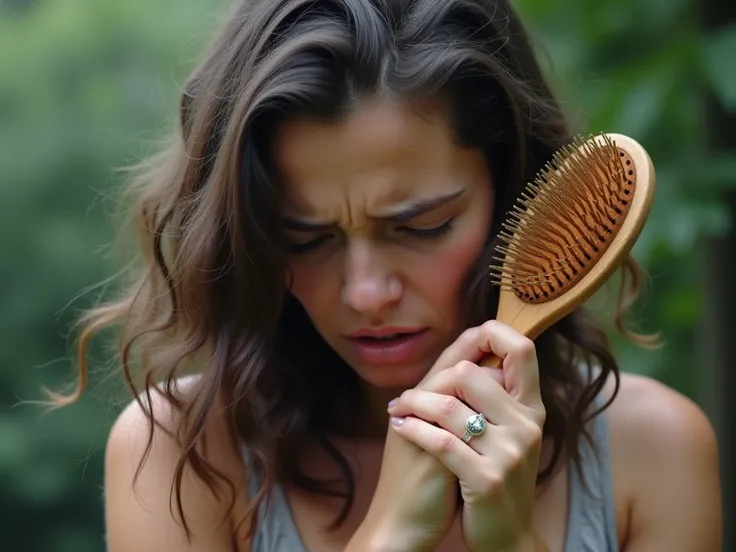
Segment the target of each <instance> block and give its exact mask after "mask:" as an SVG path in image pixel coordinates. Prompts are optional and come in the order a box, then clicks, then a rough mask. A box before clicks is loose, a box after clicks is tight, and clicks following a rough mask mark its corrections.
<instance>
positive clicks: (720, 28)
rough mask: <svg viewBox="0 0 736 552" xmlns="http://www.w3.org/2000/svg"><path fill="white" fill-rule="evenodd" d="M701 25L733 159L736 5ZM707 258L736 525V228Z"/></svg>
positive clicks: (706, 343) (705, 3)
mask: <svg viewBox="0 0 736 552" xmlns="http://www.w3.org/2000/svg"><path fill="white" fill-rule="evenodd" d="M700 8H701V9H700V14H701V21H702V25H703V30H704V33H705V36H706V37H707V38H706V40H705V44H706V46H705V48H706V51H707V52H708V57H707V59H708V63H707V64H706V67H707V69H708V70H709V72H710V75H711V77H712V80H713V84H714V86H713V87H712V88H711V89H710V90H708V91H707V93H706V94H705V98H704V103H705V148H706V150H707V151H708V152H709V153H710V155H712V156H729V155H731V156H733V155H734V153H735V152H736V61H734V56H736V3H734V2H730V3H726V2H722V1H718V0H702V2H701V4H700ZM730 184H731V186H730V187H728V188H726V189H723V190H722V191H721V193H720V194H719V195H720V198H721V201H722V202H723V204H724V206H725V207H726V208H727V209H728V210H729V213H730V217H731V220H735V219H736V180H732V181H731V182H730ZM703 242H704V248H703V254H702V255H701V257H700V258H701V259H702V261H701V262H702V263H703V265H704V269H703V271H702V274H703V279H704V282H705V294H704V295H705V308H704V314H705V315H704V316H703V318H702V322H701V324H700V329H701V330H702V333H701V338H702V339H701V342H700V347H699V348H698V349H697V350H696V352H698V353H700V354H699V357H700V359H702V360H701V361H702V366H703V371H704V375H705V378H704V380H705V381H704V385H703V386H702V388H701V390H700V398H701V399H702V402H703V404H704V406H705V409H706V411H707V412H708V414H709V415H710V417H711V419H712V420H713V421H714V424H715V427H716V433H717V435H718V441H719V444H720V455H721V477H722V481H723V503H724V504H723V506H724V514H723V517H724V519H725V520H729V519H731V520H733V519H736V478H734V474H733V470H732V469H730V468H732V466H734V462H735V461H736V440H735V439H734V431H733V420H734V419H735V418H736V407H735V406H734V402H733V401H732V400H730V396H729V394H728V393H729V391H730V390H732V389H734V384H736V378H734V375H733V374H734V372H733V367H734V366H736V340H735V339H734V337H736V288H735V287H734V282H736V226H735V225H731V227H730V229H729V231H728V232H727V233H724V234H723V235H720V236H705V237H704V239H703ZM725 525H726V526H725V528H724V530H725V534H724V542H723V550H735V549H736V528H734V527H733V524H731V523H726V524H725Z"/></svg>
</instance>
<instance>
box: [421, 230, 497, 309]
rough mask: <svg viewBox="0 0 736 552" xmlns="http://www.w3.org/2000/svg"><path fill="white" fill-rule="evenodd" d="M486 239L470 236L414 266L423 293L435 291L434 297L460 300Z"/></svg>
mask: <svg viewBox="0 0 736 552" xmlns="http://www.w3.org/2000/svg"><path fill="white" fill-rule="evenodd" d="M484 239H485V237H484V236H478V237H476V236H470V237H468V239H465V240H457V241H454V242H453V243H452V244H448V246H447V247H444V248H442V249H440V250H439V251H436V252H434V253H432V254H431V255H428V256H427V257H425V258H424V259H423V260H422V261H419V262H417V263H416V264H415V265H414V270H415V271H416V272H415V274H416V275H417V278H420V279H421V281H422V282H423V283H424V285H423V286H422V287H423V288H424V289H430V288H431V289H432V291H433V293H432V296H434V297H441V296H447V297H452V298H453V299H454V298H455V297H457V293H458V292H459V291H460V289H459V288H460V286H461V285H462V283H463V282H464V281H465V278H466V276H467V273H468V270H469V269H470V267H471V266H472V265H473V264H474V263H475V261H476V259H477V258H478V256H479V255H480V253H481V250H482V248H483V243H484Z"/></svg>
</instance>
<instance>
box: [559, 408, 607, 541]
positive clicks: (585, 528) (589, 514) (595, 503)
mask: <svg viewBox="0 0 736 552" xmlns="http://www.w3.org/2000/svg"><path fill="white" fill-rule="evenodd" d="M597 402H599V403H600V402H601V400H600V398H599V399H598V400H597ZM589 423H590V426H589V432H590V436H591V440H592V441H593V443H595V445H596V447H597V453H598V454H596V451H595V450H594V449H593V447H592V446H591V444H590V443H589V442H588V441H587V440H585V439H581V441H580V460H581V470H580V471H579V470H578V469H577V468H576V466H575V465H574V463H571V464H570V475H569V489H570V515H569V519H568V530H567V537H566V543H565V552H618V550H619V547H618V534H617V529H616V507H615V500H614V493H613V481H612V476H611V453H610V443H609V434H608V416H607V412H602V413H600V414H598V415H597V416H596V417H595V418H594V419H593V420H591V421H590V422H589ZM584 482H585V484H584Z"/></svg>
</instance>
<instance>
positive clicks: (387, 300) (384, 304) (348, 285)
mask: <svg viewBox="0 0 736 552" xmlns="http://www.w3.org/2000/svg"><path fill="white" fill-rule="evenodd" d="M402 293H403V289H402V284H401V280H400V278H399V277H398V276H397V275H396V273H395V271H394V270H393V269H392V268H391V266H390V263H388V262H387V259H385V258H384V257H382V256H381V255H380V253H379V252H377V251H375V249H374V248H372V247H371V246H370V244H367V243H359V244H355V245H353V246H351V247H349V248H348V252H347V255H346V266H345V278H344V282H343V289H342V300H343V303H344V304H345V305H347V306H348V307H350V308H351V309H353V310H355V311H357V312H359V313H361V314H365V315H368V316H375V315H377V314H380V313H382V311H385V310H386V309H387V308H390V307H391V306H394V305H395V304H396V303H397V302H398V301H399V300H400V299H401V295H402Z"/></svg>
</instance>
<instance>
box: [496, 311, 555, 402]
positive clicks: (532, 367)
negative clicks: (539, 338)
mask: <svg viewBox="0 0 736 552" xmlns="http://www.w3.org/2000/svg"><path fill="white" fill-rule="evenodd" d="M484 326H487V331H486V332H484V334H483V335H484V337H485V338H486V339H487V343H488V348H489V349H490V350H491V352H492V353H493V354H495V355H496V356H498V357H499V358H501V359H502V372H503V382H504V387H505V388H506V391H507V392H508V393H509V394H510V395H511V396H512V397H514V398H515V399H517V400H518V401H519V402H521V403H522V404H526V405H527V406H532V407H537V406H541V405H542V392H541V389H540V384H539V362H538V360H537V352H536V348H535V346H534V342H533V341H532V340H531V339H529V338H528V337H526V336H524V335H522V334H520V333H519V332H517V331H516V330H514V329H513V328H512V327H511V326H509V325H507V324H504V323H502V322H498V321H496V320H492V321H489V322H487V323H486V324H484Z"/></svg>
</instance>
